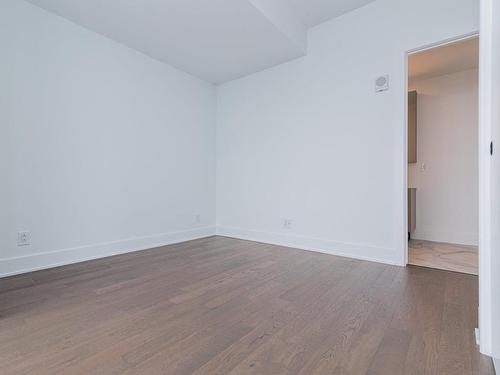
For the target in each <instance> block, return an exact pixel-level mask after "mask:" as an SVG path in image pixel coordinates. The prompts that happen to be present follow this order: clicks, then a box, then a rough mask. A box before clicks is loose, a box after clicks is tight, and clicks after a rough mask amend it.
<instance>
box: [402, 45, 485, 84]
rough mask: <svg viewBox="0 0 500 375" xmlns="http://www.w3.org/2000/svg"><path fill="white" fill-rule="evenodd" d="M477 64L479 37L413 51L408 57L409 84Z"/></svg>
mask: <svg viewBox="0 0 500 375" xmlns="http://www.w3.org/2000/svg"><path fill="white" fill-rule="evenodd" d="M478 66H479V38H471V39H465V40H462V41H459V42H456V43H450V44H446V45H444V46H440V47H436V48H432V49H428V50H426V51H422V52H418V53H414V54H412V55H410V56H409V57H408V76H409V82H410V84H411V83H412V82H415V81H417V80H421V79H428V78H433V77H438V76H442V75H445V74H452V73H457V72H461V71H464V70H468V69H474V68H478Z"/></svg>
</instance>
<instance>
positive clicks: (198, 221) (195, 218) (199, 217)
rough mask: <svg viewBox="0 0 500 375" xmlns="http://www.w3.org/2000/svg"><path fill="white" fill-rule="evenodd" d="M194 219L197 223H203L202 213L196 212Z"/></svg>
mask: <svg viewBox="0 0 500 375" xmlns="http://www.w3.org/2000/svg"><path fill="white" fill-rule="evenodd" d="M194 221H195V222H196V223H201V215H200V214H196V215H195V216H194Z"/></svg>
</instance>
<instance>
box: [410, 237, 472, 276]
mask: <svg viewBox="0 0 500 375" xmlns="http://www.w3.org/2000/svg"><path fill="white" fill-rule="evenodd" d="M408 263H410V264H413V265H416V266H423V267H430V268H437V269H441V270H447V271H454V272H462V273H469V274H471V275H477V274H478V263H479V255H478V250H477V247H476V246H464V245H455V244H449V243H440V242H431V241H421V240H411V241H410V242H409V244H408Z"/></svg>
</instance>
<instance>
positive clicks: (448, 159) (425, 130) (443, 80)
mask: <svg viewBox="0 0 500 375" xmlns="http://www.w3.org/2000/svg"><path fill="white" fill-rule="evenodd" d="M478 68H479V38H478V36H477V35H475V36H471V37H467V38H463V39H460V40H456V41H453V42H448V43H446V44H442V45H438V46H434V47H432V48H427V49H423V50H419V51H415V52H412V53H410V54H409V55H408V90H407V91H408V92H407V94H408V107H407V109H408V121H407V124H408V128H407V142H408V143H407V181H406V182H407V192H408V222H407V228H408V264H411V265H416V266H423V267H430V268H437V269H443V270H448V271H454V272H462V273H468V274H474V275H477V274H478V232H479V224H478V216H479V191H478V189H479V188H478V183H479V172H478V166H479V160H478V139H479V138H478V130H479V122H478V83H479V72H478Z"/></svg>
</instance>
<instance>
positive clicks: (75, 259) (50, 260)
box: [0, 227, 215, 277]
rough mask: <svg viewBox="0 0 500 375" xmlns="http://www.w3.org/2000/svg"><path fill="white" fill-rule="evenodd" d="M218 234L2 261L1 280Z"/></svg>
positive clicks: (175, 235) (184, 234) (199, 232)
mask: <svg viewBox="0 0 500 375" xmlns="http://www.w3.org/2000/svg"><path fill="white" fill-rule="evenodd" d="M213 235H215V227H203V228H196V229H189V230H185V231H180V232H171V233H163V234H158V235H153V236H145V237H137V238H131V239H126V240H120V241H113V242H106V243H100V244H94V245H87V246H79V247H74V248H69V249H62V250H56V251H51V252H44V253H38V254H33V255H27V256H22V257H16V258H6V259H0V277H6V276H12V275H18V274H22V273H27V272H32V271H38V270H42V269H47V268H52V267H58V266H63V265H67V264H73V263H79V262H84V261H87V260H92V259H98V258H105V257H109V256H113V255H119V254H125V253H130V252H134V251H140V250H147V249H151V248H155V247H160V246H165V245H171V244H175V243H179V242H185V241H190V240H195V239H199V238H204V237H209V236H213Z"/></svg>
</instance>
